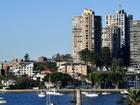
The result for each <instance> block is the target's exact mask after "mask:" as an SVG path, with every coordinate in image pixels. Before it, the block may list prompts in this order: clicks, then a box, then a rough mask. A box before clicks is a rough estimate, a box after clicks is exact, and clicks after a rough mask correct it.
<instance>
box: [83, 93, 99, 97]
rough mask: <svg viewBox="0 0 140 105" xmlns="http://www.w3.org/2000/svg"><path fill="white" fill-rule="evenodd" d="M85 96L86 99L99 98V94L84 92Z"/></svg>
mask: <svg viewBox="0 0 140 105" xmlns="http://www.w3.org/2000/svg"><path fill="white" fill-rule="evenodd" d="M82 94H83V95H85V96H86V97H97V96H98V94H97V93H91V92H82Z"/></svg>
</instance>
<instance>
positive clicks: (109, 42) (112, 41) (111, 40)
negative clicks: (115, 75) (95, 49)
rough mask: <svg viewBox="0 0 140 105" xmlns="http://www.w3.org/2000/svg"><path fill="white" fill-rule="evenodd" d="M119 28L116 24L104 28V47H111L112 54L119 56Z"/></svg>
mask: <svg viewBox="0 0 140 105" xmlns="http://www.w3.org/2000/svg"><path fill="white" fill-rule="evenodd" d="M119 32H120V30H119V28H117V27H116V26H115V25H114V24H112V25H110V26H108V27H104V28H102V47H109V49H110V51H111V53H112V56H113V57H117V56H118V51H119V48H120V44H119V42H120V35H119Z"/></svg>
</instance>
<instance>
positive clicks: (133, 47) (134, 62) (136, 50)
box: [130, 20, 140, 71]
mask: <svg viewBox="0 0 140 105" xmlns="http://www.w3.org/2000/svg"><path fill="white" fill-rule="evenodd" d="M130 66H131V67H133V69H134V70H136V71H137V70H138V71H139V70H140V20H133V21H131V22H130Z"/></svg>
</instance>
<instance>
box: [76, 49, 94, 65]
mask: <svg viewBox="0 0 140 105" xmlns="http://www.w3.org/2000/svg"><path fill="white" fill-rule="evenodd" d="M78 54H79V56H80V60H81V61H83V62H84V63H85V64H88V63H90V64H92V65H93V64H94V63H95V61H94V52H93V51H90V50H88V49H87V48H86V49H84V50H82V51H80V52H79V53H78Z"/></svg>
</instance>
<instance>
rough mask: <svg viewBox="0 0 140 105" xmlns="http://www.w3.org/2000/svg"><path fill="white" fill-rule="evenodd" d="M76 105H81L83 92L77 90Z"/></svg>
mask: <svg viewBox="0 0 140 105" xmlns="http://www.w3.org/2000/svg"><path fill="white" fill-rule="evenodd" d="M76 93H77V97H76V105H81V91H80V90H77V91H76Z"/></svg>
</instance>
